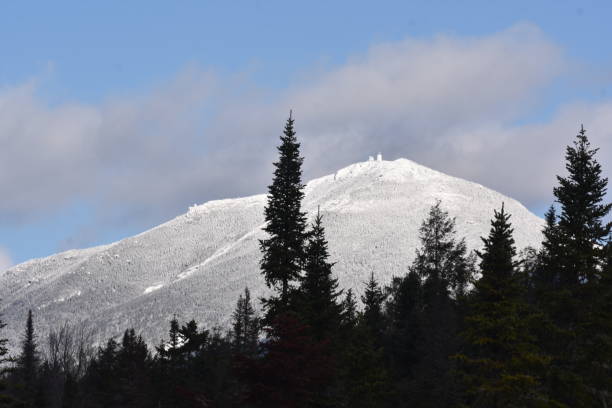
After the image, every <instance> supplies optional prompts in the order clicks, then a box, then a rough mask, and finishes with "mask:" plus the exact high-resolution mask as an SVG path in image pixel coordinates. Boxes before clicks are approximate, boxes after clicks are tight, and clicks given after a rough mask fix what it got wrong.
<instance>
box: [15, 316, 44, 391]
mask: <svg viewBox="0 0 612 408" xmlns="http://www.w3.org/2000/svg"><path fill="white" fill-rule="evenodd" d="M39 365H40V357H39V353H38V345H37V344H36V335H35V333H34V322H33V319H32V310H28V318H27V320H26V329H25V333H24V336H23V340H22V342H21V353H20V355H19V357H18V358H17V364H16V367H15V371H16V374H17V377H18V381H19V382H20V383H21V387H20V388H22V390H23V396H22V397H23V399H24V400H26V401H31V400H32V398H33V397H34V396H35V394H36V386H37V373H38V369H39Z"/></svg>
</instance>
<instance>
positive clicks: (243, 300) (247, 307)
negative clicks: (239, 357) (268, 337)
mask: <svg viewBox="0 0 612 408" xmlns="http://www.w3.org/2000/svg"><path fill="white" fill-rule="evenodd" d="M259 328H260V323H259V318H258V317H257V315H256V314H255V310H254V309H253V305H252V304H251V293H250V292H249V288H244V296H242V294H241V295H240V296H239V297H238V302H237V303H236V309H235V310H234V313H233V314H232V333H231V335H232V344H233V347H234V351H235V352H236V353H239V354H243V355H247V356H254V355H255V354H256V353H257V342H258V339H259Z"/></svg>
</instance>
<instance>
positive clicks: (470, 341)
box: [456, 205, 555, 408]
mask: <svg viewBox="0 0 612 408" xmlns="http://www.w3.org/2000/svg"><path fill="white" fill-rule="evenodd" d="M509 218H510V215H509V214H507V213H506V212H505V211H504V207H503V205H502V208H501V211H495V216H494V219H493V220H492V221H491V231H490V233H489V236H488V237H487V238H483V239H482V240H483V244H484V249H483V250H482V252H478V256H479V257H480V259H481V262H480V269H481V273H482V277H481V278H480V279H479V280H478V281H477V282H476V283H475V288H474V292H473V294H472V295H471V296H470V299H469V304H468V314H467V316H466V318H465V330H464V332H463V337H464V338H465V346H464V349H463V351H462V353H460V354H458V355H457V356H456V358H457V360H458V361H459V363H460V368H461V369H460V374H461V375H460V378H461V380H462V383H463V385H464V387H465V392H466V406H469V407H491V408H496V407H514V406H524V407H545V406H555V405H554V404H553V403H552V402H551V401H549V399H548V398H547V396H546V395H545V392H544V386H543V382H542V378H543V375H544V373H545V369H546V366H547V364H548V361H549V360H548V358H547V357H546V356H544V355H543V354H542V352H541V351H540V350H539V348H538V346H537V341H536V338H535V336H534V335H533V329H534V327H536V326H535V325H536V324H538V317H539V316H538V314H536V313H535V312H533V311H532V310H531V309H530V307H529V305H528V304H527V303H526V302H525V300H524V298H523V296H522V295H523V290H524V287H523V286H521V280H520V275H519V274H518V272H517V265H516V262H515V256H516V249H515V246H514V238H513V237H512V228H511V225H510V223H509Z"/></svg>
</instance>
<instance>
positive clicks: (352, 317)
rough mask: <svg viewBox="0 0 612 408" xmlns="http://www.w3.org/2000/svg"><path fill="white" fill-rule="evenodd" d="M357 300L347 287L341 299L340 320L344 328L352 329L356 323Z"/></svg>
mask: <svg viewBox="0 0 612 408" xmlns="http://www.w3.org/2000/svg"><path fill="white" fill-rule="evenodd" d="M357 313H358V311H357V301H356V300H355V295H354V294H353V290H352V289H349V290H347V291H346V295H345V296H344V299H343V300H342V320H341V327H342V328H346V329H353V328H354V327H355V326H356V325H357V317H358V315H357Z"/></svg>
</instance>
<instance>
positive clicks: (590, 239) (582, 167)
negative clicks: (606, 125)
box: [534, 127, 612, 407]
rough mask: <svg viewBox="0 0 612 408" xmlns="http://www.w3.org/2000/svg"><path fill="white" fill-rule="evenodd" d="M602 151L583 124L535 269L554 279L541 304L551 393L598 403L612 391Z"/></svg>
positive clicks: (576, 402) (577, 402) (570, 401)
mask: <svg viewBox="0 0 612 408" xmlns="http://www.w3.org/2000/svg"><path fill="white" fill-rule="evenodd" d="M597 151H598V149H594V148H592V147H591V144H590V142H589V140H588V138H587V136H586V131H585V130H584V127H581V129H580V131H579V133H578V135H577V136H576V139H575V140H574V143H573V145H571V146H568V147H567V148H566V153H565V160H566V164H565V168H566V170H567V176H565V177H562V176H557V180H558V182H559V185H558V186H557V187H555V188H554V190H553V193H554V195H555V198H556V201H557V203H558V204H559V207H560V213H559V214H558V215H556V214H554V213H553V212H552V211H549V214H547V226H546V228H545V230H544V235H545V239H544V245H543V247H544V248H543V251H542V253H543V256H542V265H541V266H540V268H538V269H537V270H536V272H535V276H534V280H535V281H536V282H542V281H543V282H548V285H547V286H545V287H544V289H543V290H542V291H541V296H540V305H541V306H542V309H543V310H544V311H545V312H546V314H547V315H548V318H549V320H550V323H551V327H550V330H548V332H547V333H546V334H545V335H544V336H543V338H542V341H543V342H544V344H545V345H546V348H547V350H548V351H549V352H550V353H551V354H552V355H553V357H554V358H553V361H552V364H551V369H550V372H549V376H548V384H549V388H550V391H549V392H550V393H551V395H555V396H558V397H559V399H560V400H561V401H562V402H563V403H565V404H566V405H568V406H572V407H573V406H590V405H592V404H599V403H601V395H606V394H610V393H611V392H612V389H610V385H608V386H605V387H606V388H607V389H601V387H602V379H603V378H605V376H603V374H602V370H601V369H600V368H601V367H607V366H610V363H612V361H610V359H609V357H606V355H608V356H609V355H610V354H611V353H610V350H611V349H612V345H606V344H605V343H609V341H606V342H602V341H603V337H605V336H606V329H605V326H606V325H605V324H603V325H602V322H604V321H606V320H612V309H610V308H609V307H606V306H605V305H604V304H602V303H601V300H602V299H604V298H606V295H605V294H604V293H605V292H606V290H607V289H606V288H607V287H608V286H609V284H608V283H606V282H608V281H607V279H606V278H605V276H604V274H605V271H606V268H605V259H606V253H605V248H606V243H607V240H608V238H609V236H610V230H611V224H610V223H608V222H606V217H607V216H608V214H609V213H610V209H611V208H612V204H605V203H604V202H603V201H604V198H605V195H606V192H607V184H608V179H607V178H605V177H603V176H602V168H601V165H600V164H599V163H598V161H597V160H596V158H595V156H596V154H597ZM602 314H603V315H602ZM604 315H606V316H604ZM608 337H609V336H608ZM607 378H608V384H610V382H611V381H610V380H611V378H610V376H609V375H608V377H607Z"/></svg>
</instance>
